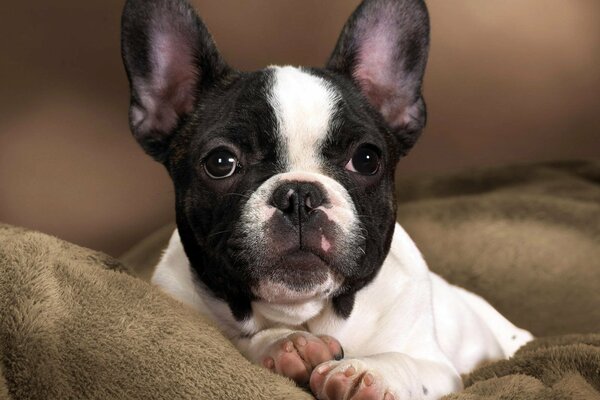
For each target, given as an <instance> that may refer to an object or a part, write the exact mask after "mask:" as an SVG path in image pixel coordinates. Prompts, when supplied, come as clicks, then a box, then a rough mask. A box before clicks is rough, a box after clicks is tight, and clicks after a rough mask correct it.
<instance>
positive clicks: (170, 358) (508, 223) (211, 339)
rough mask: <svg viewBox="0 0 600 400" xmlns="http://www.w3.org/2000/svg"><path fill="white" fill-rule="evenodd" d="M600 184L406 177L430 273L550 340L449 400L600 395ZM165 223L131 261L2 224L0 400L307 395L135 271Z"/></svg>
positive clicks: (598, 170)
mask: <svg viewBox="0 0 600 400" xmlns="http://www.w3.org/2000/svg"><path fill="white" fill-rule="evenodd" d="M599 183H600V162H572V163H554V164H542V165H534V166H518V167H511V168H500V169H491V170H486V171H469V172H466V173H462V174H455V175H451V176H447V177H444V178H428V179H421V180H401V181H399V182H398V193H399V196H400V204H399V219H400V221H401V223H402V224H403V225H404V227H405V228H406V229H407V231H408V232H409V233H410V234H411V235H412V236H413V238H414V239H415V241H416V242H417V244H418V245H419V247H420V248H421V249H422V250H423V253H424V256H425V258H426V259H427V261H428V262H429V264H430V266H431V268H432V269H433V270H435V271H437V272H438V273H440V274H442V275H443V276H445V277H446V278H447V279H449V280H450V281H451V282H453V283H456V284H459V285H461V286H464V287H466V288H468V289H470V290H473V291H474V292H476V293H479V294H482V295H483V296H485V297H486V298H487V299H489V300H490V302H491V303H492V304H494V306H496V307H497V308H499V309H500V310H501V311H502V312H503V313H504V314H505V315H507V316H508V317H509V318H510V319H511V320H513V321H514V322H516V323H517V324H518V325H521V326H523V327H524V328H527V329H530V330H532V331H533V333H534V334H536V335H537V336H548V335H555V336H554V337H545V338H542V339H538V340H536V341H534V342H532V343H530V344H528V345H527V346H525V347H524V348H523V349H521V350H520V351H519V352H518V353H517V355H515V357H514V358H512V359H511V360H505V361H500V362H496V363H492V364H489V365H485V366H482V367H481V368H479V369H477V370H476V371H474V372H473V373H472V374H470V375H469V376H467V377H465V384H466V390H465V391H463V392H461V393H456V394H453V395H450V396H448V398H449V399H469V400H471V399H595V398H600V353H599V352H600V348H599V345H600V335H598V334H594V333H593V332H596V333H598V332H600V296H599V295H598V293H599V292H600V265H599V262H600V261H599V260H600V185H599ZM170 230H171V228H165V229H164V230H163V231H161V232H158V233H156V234H155V235H153V236H152V237H150V238H149V239H148V240H147V241H145V242H143V243H141V244H140V245H139V246H137V247H136V248H134V249H133V250H132V251H131V252H129V253H128V254H127V255H126V256H124V257H123V258H122V259H123V260H124V264H122V263H121V262H119V261H116V260H114V259H112V258H110V257H107V256H105V255H102V254H100V253H97V252H94V251H91V250H87V249H82V248H80V247H78V246H75V245H71V244H69V243H66V242H63V241H60V240H58V239H55V238H52V237H49V236H46V235H43V234H40V233H36V232H30V231H26V230H24V229H19V228H14V227H9V226H5V225H0V399H5V398H6V399H70V398H72V399H81V398H94V399H107V398H132V399H133V398H135V399H159V398H160V399H179V398H189V399H191V398H206V399H296V398H311V396H310V395H309V394H307V393H306V392H303V391H302V390H300V389H298V388H296V387H295V386H294V385H293V384H292V383H291V382H290V381H288V380H286V379H284V378H281V377H278V376H276V375H273V374H271V373H269V372H267V371H265V370H264V369H262V368H260V367H257V366H254V365H251V364H250V363H249V362H247V361H246V360H245V359H244V358H243V357H242V356H241V355H240V354H239V353H238V352H237V351H236V350H235V348H233V346H232V345H231V344H230V343H229V342H228V341H227V340H226V339H225V338H224V337H223V336H222V335H220V333H219V332H218V331H217V330H216V329H215V328H214V327H213V326H212V324H211V323H210V322H209V321H207V320H205V319H204V318H202V316H199V315H197V314H196V313H195V312H193V311H192V310H189V309H187V308H186V307H184V306H182V305H181V304H179V303H177V302H176V301H174V300H172V299H170V298H169V297H168V296H165V295H163V294H162V293H160V292H159V291H158V290H157V289H155V288H153V287H151V286H150V285H148V283H146V282H145V281H144V280H143V279H139V278H136V277H134V276H132V274H138V275H140V276H143V277H145V278H147V277H148V276H149V275H150V273H151V269H150V268H149V266H150V265H153V264H154V263H155V261H156V259H157V257H158V254H159V251H160V248H162V247H163V246H164V243H165V240H166V238H167V236H168V234H169V233H170ZM567 333H582V334H581V335H566V334H567ZM585 333H587V334H585ZM556 335H559V336H556Z"/></svg>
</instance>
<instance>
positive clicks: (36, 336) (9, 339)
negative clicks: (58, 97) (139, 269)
mask: <svg viewBox="0 0 600 400" xmlns="http://www.w3.org/2000/svg"><path fill="white" fill-rule="evenodd" d="M126 270H127V269H126V268H125V267H124V266H123V265H122V264H121V263H119V262H118V261H116V260H114V259H111V258H110V257H108V256H105V255H103V254H100V253H97V252H94V251H91V250H86V249H83V248H80V247H78V246H75V245H72V244H69V243H66V242H63V241H60V240H58V239H55V238H52V237H49V236H46V235H43V234H41V233H36V232H29V231H25V230H23V229H19V228H12V227H9V226H6V225H0V399H3V400H4V399H11V400H15V399H40V400H41V399H48V400H50V399H61V400H63V399H311V398H312V396H310V395H309V394H307V393H305V392H303V391H302V390H300V389H298V388H296V387H295V386H294V384H293V383H292V382H291V381H288V380H287V379H285V378H283V377H280V376H277V375H275V374H272V373H270V372H268V371H267V370H265V369H263V368H260V367H258V366H256V365H251V364H250V363H249V362H248V361H246V359H244V358H243V357H242V355H241V354H239V353H238V352H237V350H236V349H235V348H234V347H233V345H232V344H231V343H230V342H229V341H227V340H226V339H225V338H224V337H223V336H222V335H221V334H220V333H219V332H218V331H217V329H216V328H214V327H213V326H212V325H211V324H210V323H209V322H207V321H206V320H205V319H204V318H203V317H202V316H200V315H198V314H197V313H196V312H194V311H192V310H191V309H187V308H185V307H183V306H182V305H180V304H179V303H178V302H176V301H174V300H172V299H170V298H169V297H168V296H166V295H164V294H162V293H161V292H160V291H159V290H157V289H155V288H153V287H151V286H150V285H148V284H147V283H146V282H144V281H142V280H140V279H137V278H134V277H132V276H130V275H128V274H127V273H125V272H126Z"/></svg>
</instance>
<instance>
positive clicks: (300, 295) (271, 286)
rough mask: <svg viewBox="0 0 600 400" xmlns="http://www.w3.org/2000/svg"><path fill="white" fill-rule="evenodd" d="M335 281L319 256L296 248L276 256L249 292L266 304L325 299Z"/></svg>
mask: <svg viewBox="0 0 600 400" xmlns="http://www.w3.org/2000/svg"><path fill="white" fill-rule="evenodd" d="M337 281H338V279H336V274H335V273H334V272H333V271H332V268H331V266H330V264H329V263H328V261H327V260H326V259H325V258H324V257H323V256H322V255H320V254H318V252H313V251H310V250H306V249H297V250H295V251H292V252H290V253H287V254H285V255H284V256H282V257H280V258H279V260H278V261H277V262H275V263H274V264H273V265H272V266H271V268H270V271H269V274H268V275H267V276H265V277H263V278H262V279H260V280H259V281H258V284H257V285H256V286H255V287H254V288H253V290H252V291H253V293H254V295H255V296H257V297H258V298H259V299H260V300H264V301H267V302H269V303H282V304H287V303H298V302H305V301H308V300H311V299H316V298H325V297H327V296H329V295H330V294H331V293H332V292H333V291H334V290H335V288H337V286H338V283H337Z"/></svg>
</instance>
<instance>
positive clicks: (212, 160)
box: [204, 150, 238, 179]
mask: <svg viewBox="0 0 600 400" xmlns="http://www.w3.org/2000/svg"><path fill="white" fill-rule="evenodd" d="M237 167H238V160H237V158H236V156H234V155H233V154H232V153H231V152H230V151H227V150H216V151H214V152H212V153H211V154H209V155H208V157H206V159H205V160H204V170H205V171H206V174H207V175H208V176H209V177H211V178H212V179H224V178H228V177H230V176H231V175H233V174H234V173H235V170H236V169H237Z"/></svg>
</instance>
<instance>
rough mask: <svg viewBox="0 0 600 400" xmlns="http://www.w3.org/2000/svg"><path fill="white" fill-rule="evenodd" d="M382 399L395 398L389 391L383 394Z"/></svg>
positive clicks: (392, 399)
mask: <svg viewBox="0 0 600 400" xmlns="http://www.w3.org/2000/svg"><path fill="white" fill-rule="evenodd" d="M383 400H395V397H394V395H393V394H391V393H386V394H385V396H383Z"/></svg>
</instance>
